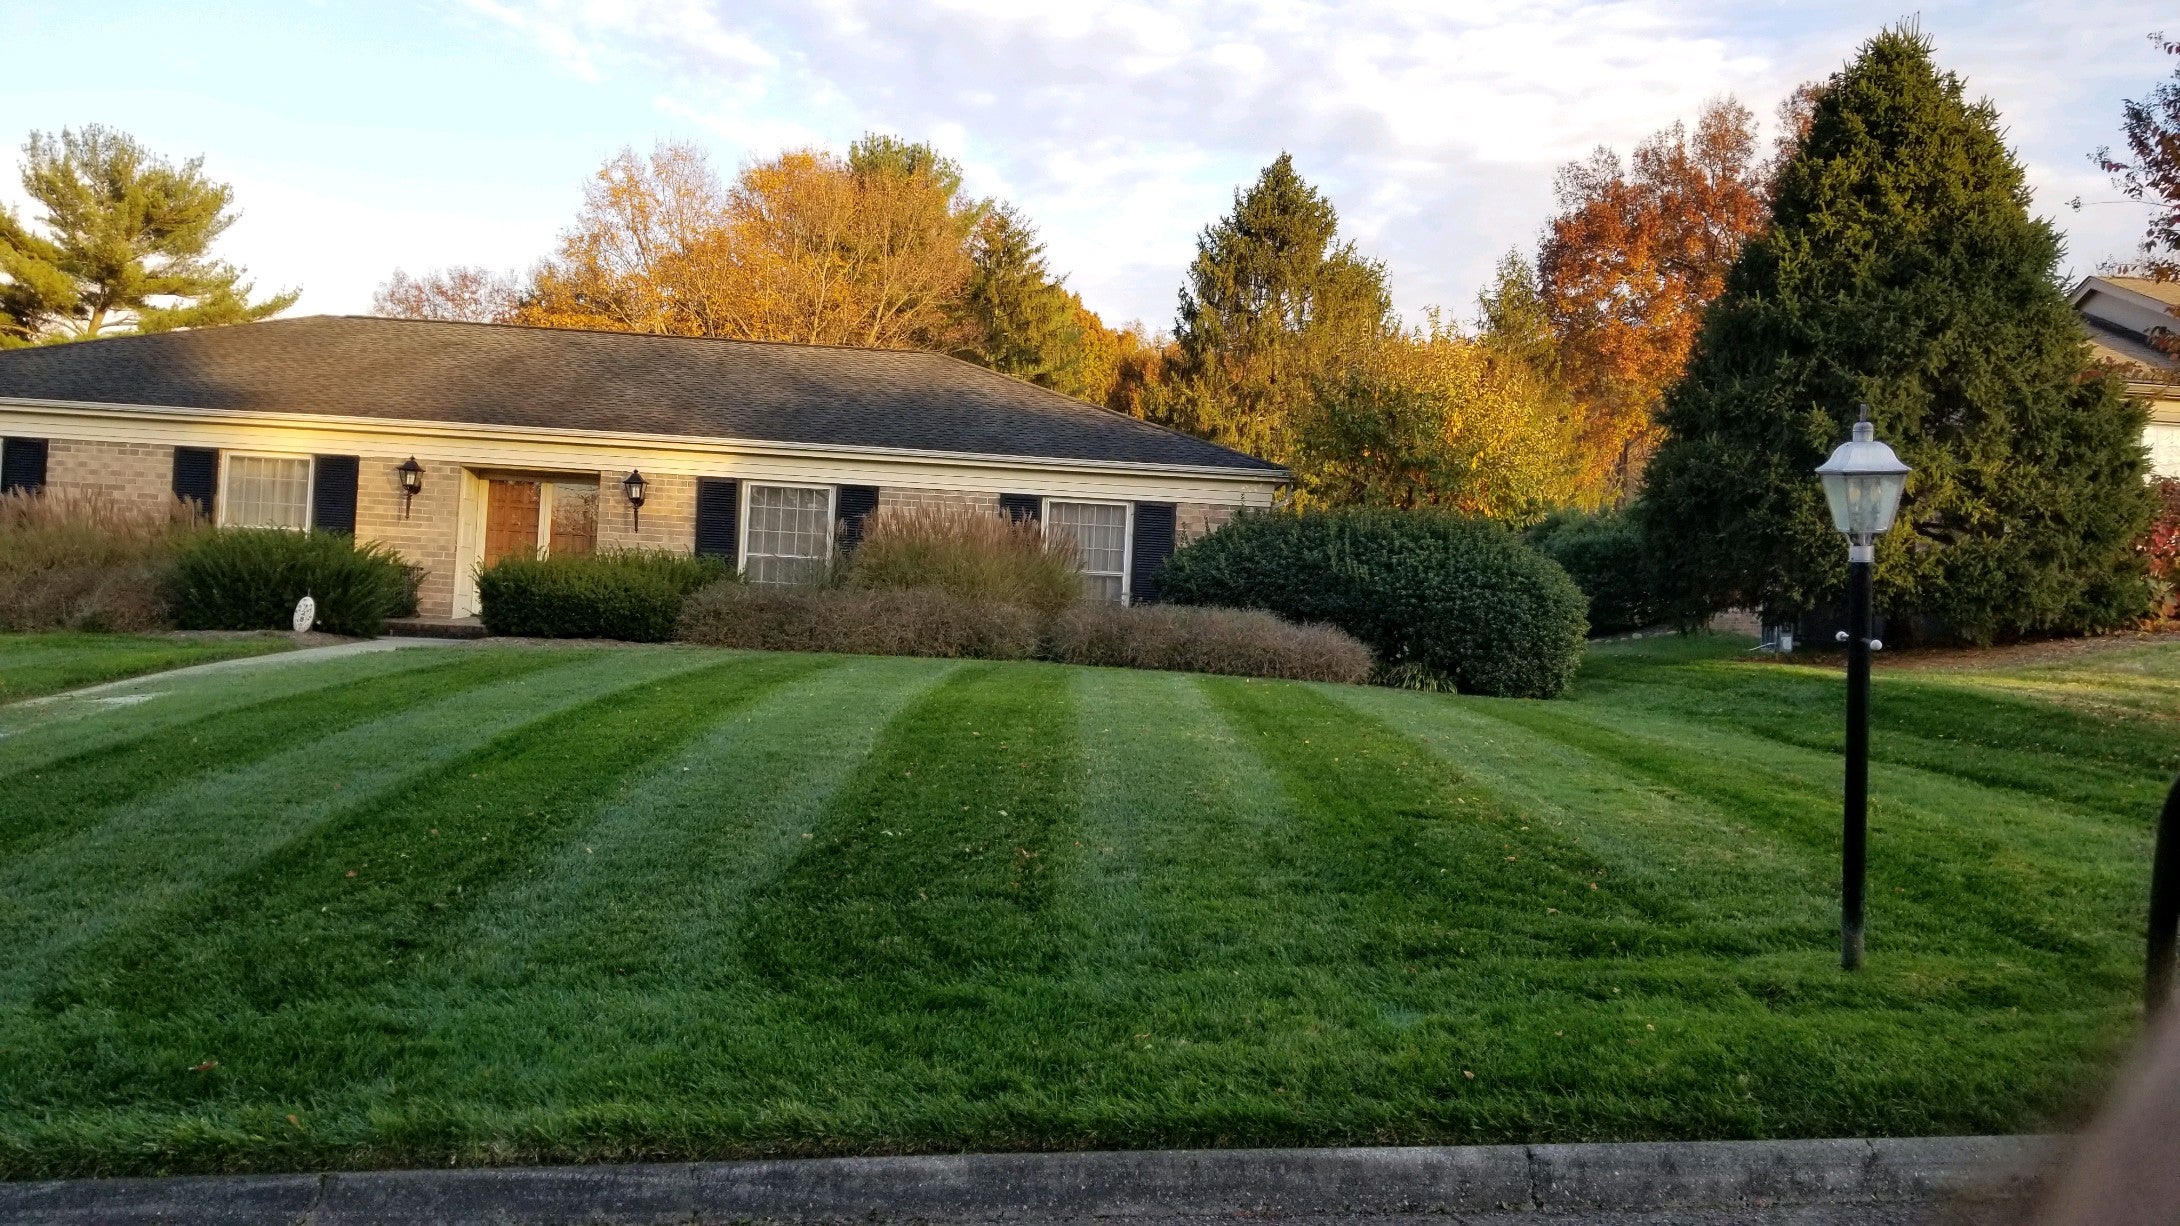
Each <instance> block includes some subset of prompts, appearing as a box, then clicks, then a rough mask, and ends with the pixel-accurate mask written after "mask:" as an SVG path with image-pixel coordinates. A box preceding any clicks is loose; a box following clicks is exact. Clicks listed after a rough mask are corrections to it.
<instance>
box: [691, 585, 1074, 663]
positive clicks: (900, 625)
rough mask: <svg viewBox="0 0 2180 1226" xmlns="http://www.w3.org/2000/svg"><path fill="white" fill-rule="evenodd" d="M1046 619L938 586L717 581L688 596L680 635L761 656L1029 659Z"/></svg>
mask: <svg viewBox="0 0 2180 1226" xmlns="http://www.w3.org/2000/svg"><path fill="white" fill-rule="evenodd" d="M1040 620H1041V619H1040V618H1039V617H1038V616H1037V615H1036V614H1035V613H1033V612H1031V611H1030V610H1028V609H1023V608H1018V607H1016V606H1013V605H1007V604H999V603H996V602H993V601H989V600H979V599H976V598H973V597H967V596H961V595H957V594H955V593H952V592H947V591H941V590H939V589H937V588H906V587H899V588H844V587H770V586H764V585H759V584H748V583H716V584H713V585H712V586H711V587H708V588H705V589H704V590H703V591H701V592H698V593H697V594H696V595H694V596H692V597H690V598H689V601H688V604H687V605H686V606H684V607H683V609H682V613H681V626H680V634H679V637H680V638H682V639H683V640H685V641H687V642H692V643H703V644H705V645H707V646H712V647H739V648H744V649H748V650H755V651H836V652H845V653H848V654H853V655H874V656H937V657H941V658H947V659H976V660H1023V659H1028V658H1030V657H1032V656H1034V655H1036V654H1037V644H1038V633H1037V631H1038V625H1039V622H1040Z"/></svg>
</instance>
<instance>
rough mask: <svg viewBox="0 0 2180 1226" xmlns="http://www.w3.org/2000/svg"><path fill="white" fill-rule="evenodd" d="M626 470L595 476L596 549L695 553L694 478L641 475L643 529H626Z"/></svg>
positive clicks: (627, 524)
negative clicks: (596, 503)
mask: <svg viewBox="0 0 2180 1226" xmlns="http://www.w3.org/2000/svg"><path fill="white" fill-rule="evenodd" d="M627 475H628V470H627V469H625V468H624V469H621V470H620V471H618V472H601V473H599V474H598V548H599V549H601V550H604V549H670V550H673V551H674V552H676V553H689V552H692V551H694V550H695V549H696V478H695V477H681V476H674V475H671V474H669V475H666V476H656V477H655V476H652V475H650V474H648V473H646V474H645V475H644V487H643V517H642V523H643V526H642V528H641V529H637V528H632V527H630V526H629V514H628V492H627V491H626V490H624V489H622V488H621V478H623V477H626V476H627Z"/></svg>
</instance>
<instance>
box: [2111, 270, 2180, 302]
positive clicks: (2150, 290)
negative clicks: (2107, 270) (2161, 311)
mask: <svg viewBox="0 0 2180 1226" xmlns="http://www.w3.org/2000/svg"><path fill="white" fill-rule="evenodd" d="M2096 280H2099V281H2103V282H2104V283H2106V284H2108V285H2116V286H2118V287H2120V288H2121V289H2124V290H2128V291H2131V292H2133V293H2137V294H2140V295H2142V296H2143V297H2145V298H2155V299H2157V300H2158V301H2159V302H2162V303H2164V304H2165V305H2166V306H2168V307H2180V281H2152V280H2151V279H2150V278H2148V277H2098V278H2096Z"/></svg>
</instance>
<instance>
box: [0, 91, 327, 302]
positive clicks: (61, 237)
mask: <svg viewBox="0 0 2180 1226" xmlns="http://www.w3.org/2000/svg"><path fill="white" fill-rule="evenodd" d="M23 155H24V156H23V191H24V192H25V193H26V194H27V195H28V196H29V197H30V198H31V199H32V200H35V201H37V202H38V203H39V204H40V205H42V206H44V210H45V212H44V215H43V216H42V217H39V218H38V221H39V222H41V223H42V231H41V229H34V228H32V227H31V226H28V225H25V224H24V223H23V222H22V221H21V220H20V219H18V218H17V217H16V216H15V215H14V213H12V212H10V211H9V210H7V209H6V208H0V345H9V344H25V343H35V342H40V341H55V340H83V339H89V338H92V337H97V336H111V335H114V334H117V333H123V332H162V331H165V330H167V329H170V328H203V327H210V326H212V325H215V324H229V323H243V322H246V321H248V320H253V319H263V318H265V317H266V316H268V315H276V314H279V313H280V312H281V311H284V310H286V309H288V307H290V306H292V305H294V303H295V300H296V298H297V296H298V294H297V291H294V290H290V291H288V292H286V293H282V294H276V295H274V296H273V297H271V298H268V299H265V300H263V301H260V302H252V301H250V292H251V286H250V283H249V282H248V281H246V280H244V279H243V277H244V275H245V274H244V273H243V271H242V270H241V269H239V268H236V267H234V266H233V265H230V264H227V263H224V262H222V261H220V260H216V259H213V258H211V255H210V252H211V248H212V244H213V243H214V242H215V241H216V240H218V238H219V237H220V235H222V234H224V233H226V231H227V228H228V227H229V226H232V225H233V224H234V223H235V221H236V217H237V215H236V213H235V212H234V210H233V209H232V208H231V207H230V206H231V205H232V203H233V201H234V192H233V190H232V189H231V188H229V187H228V186H227V185H226V184H224V183H215V182H213V181H212V180H210V179H208V178H206V177H205V175H204V159H203V158H191V159H190V160H188V161H186V162H183V163H182V164H181V165H179V166H177V165H175V164H174V163H172V162H169V161H167V160H166V159H164V158H161V157H157V156H155V155H153V154H152V153H151V152H150V151H149V150H147V149H145V148H144V146H143V145H141V144H139V143H137V141H136V140H135V139H133V138H132V137H130V136H129V135H128V134H127V133H125V132H117V131H114V130H113V129H111V128H103V127H100V126H98V125H97V124H92V125H90V126H89V127H86V128H84V129H83V130H82V131H80V132H77V131H63V132H62V133H61V134H60V136H59V138H58V139H56V138H54V137H52V136H50V135H47V134H45V133H42V132H33V133H31V136H30V143H29V144H27V145H25V146H23Z"/></svg>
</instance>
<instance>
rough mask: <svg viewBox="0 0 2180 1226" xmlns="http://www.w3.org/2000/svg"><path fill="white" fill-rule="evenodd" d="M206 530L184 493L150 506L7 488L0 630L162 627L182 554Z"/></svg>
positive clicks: (1, 522)
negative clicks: (169, 583) (170, 584)
mask: <svg viewBox="0 0 2180 1226" xmlns="http://www.w3.org/2000/svg"><path fill="white" fill-rule="evenodd" d="M207 531H209V529H207V528H205V527H204V526H203V525H202V524H201V522H200V521H199V519H198V517H197V515H196V513H195V511H194V510H193V509H192V508H191V507H190V506H189V504H187V503H184V502H182V501H180V500H175V501H174V502H171V503H169V504H167V505H165V506H162V507H159V508H156V509H147V508H143V507H139V506H131V505H127V504H124V503H120V502H117V501H115V500H114V498H113V497H112V496H111V495H109V494H107V493H105V492H103V491H98V490H54V489H43V490H15V491H11V492H9V493H6V494H0V630H18V631H19V630H51V629H75V630H111V631H137V630H156V629H161V628H164V627H165V626H167V625H168V623H169V622H170V621H171V619H172V611H171V608H170V606H169V602H168V595H167V577H168V575H169V573H170V572H171V570H172V566H173V560H174V555H175V553H176V552H177V551H178V550H180V549H181V547H182V546H184V545H185V544H187V543H188V542H190V541H192V540H194V539H196V538H197V537H198V536H201V535H202V534H204V533H205V532H207Z"/></svg>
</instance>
